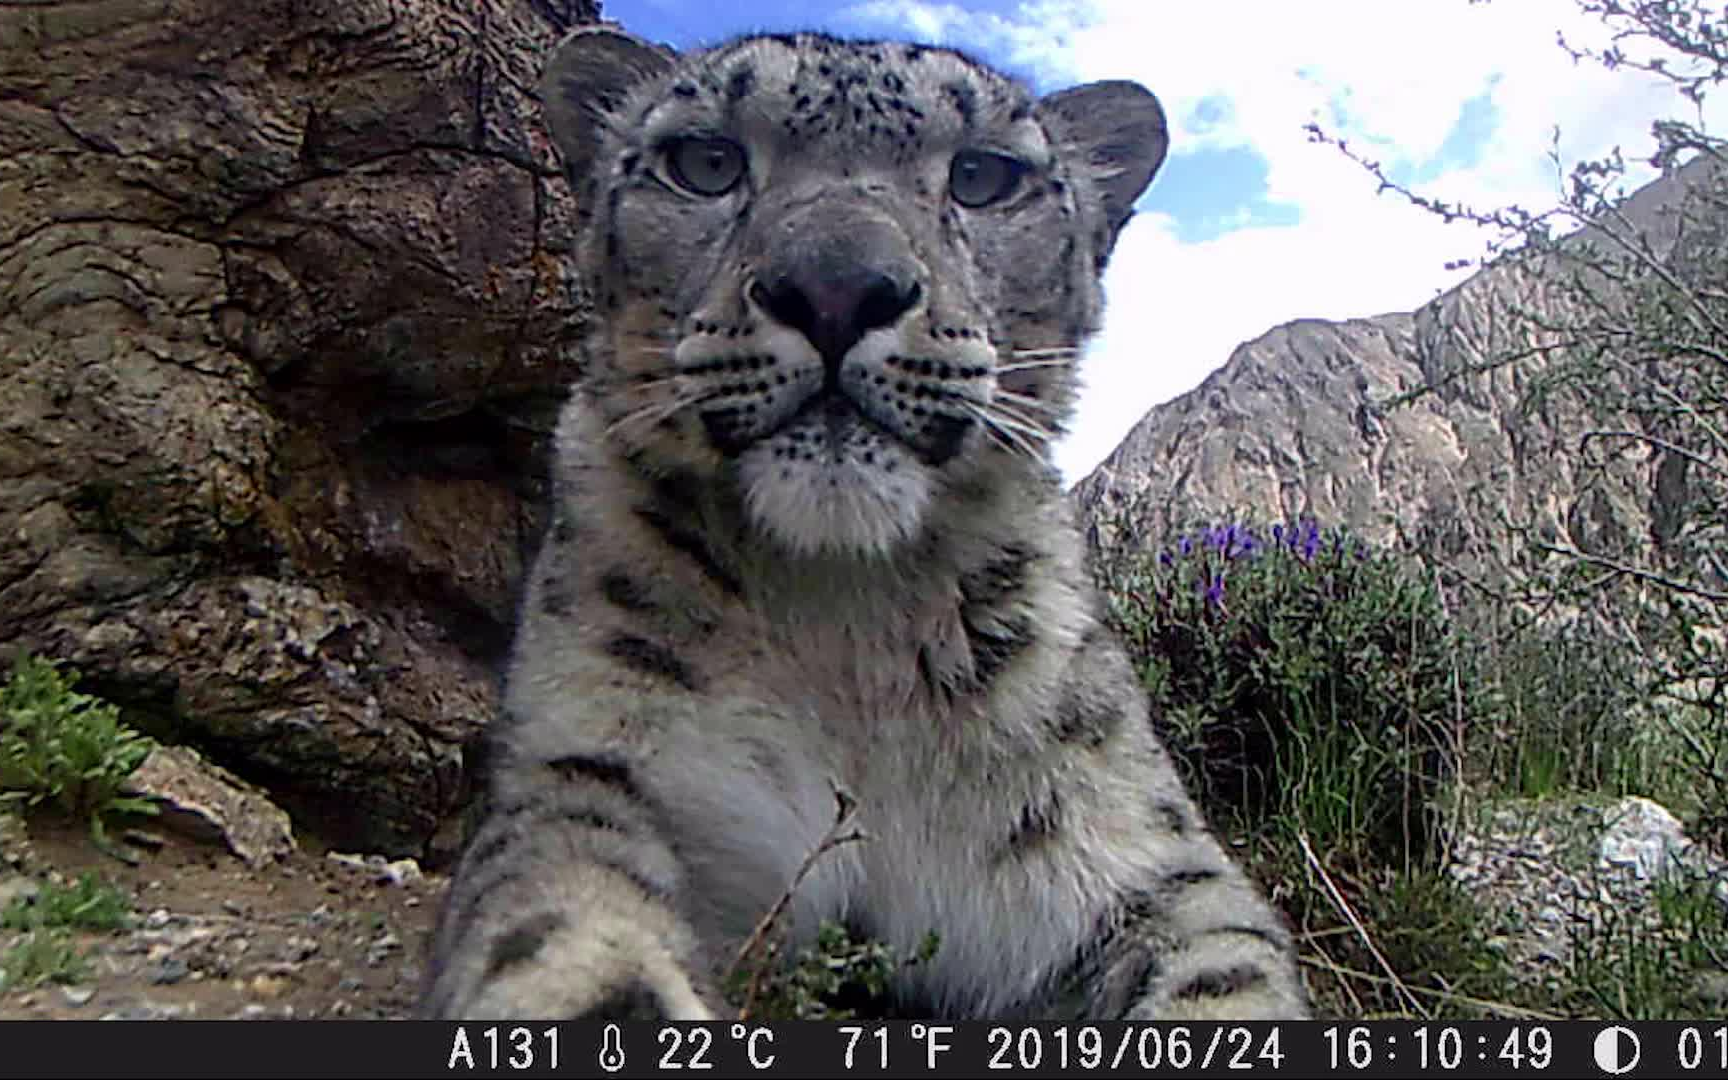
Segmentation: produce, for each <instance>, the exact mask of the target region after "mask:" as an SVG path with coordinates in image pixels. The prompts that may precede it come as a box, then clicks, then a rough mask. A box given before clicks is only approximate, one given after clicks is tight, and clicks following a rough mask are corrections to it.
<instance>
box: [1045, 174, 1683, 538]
mask: <svg viewBox="0 0 1728 1080" xmlns="http://www.w3.org/2000/svg"><path fill="white" fill-rule="evenodd" d="M1703 168H1704V166H1702V165H1701V164H1700V165H1689V166H1687V167H1685V168H1683V169H1680V170H1678V171H1677V172H1676V173H1674V174H1672V175H1671V176H1669V177H1666V178H1664V179H1662V180H1658V181H1656V182H1654V183H1652V184H1651V185H1649V186H1647V187H1646V188H1644V189H1642V190H1641V191H1639V192H1637V193H1635V194H1634V195H1633V196H1632V198H1631V199H1630V200H1628V203H1627V205H1626V206H1625V207H1624V213H1625V215H1626V217H1627V218H1628V220H1630V221H1631V222H1632V223H1634V224H1636V225H1638V226H1640V227H1641V228H1645V229H1647V230H1649V231H1650V235H1652V236H1653V237H1657V238H1660V237H1662V236H1664V235H1668V234H1671V232H1672V225H1671V215H1670V209H1671V208H1672V206H1673V205H1674V203H1675V201H1676V199H1677V198H1678V197H1679V193H1680V192H1681V190H1682V189H1683V185H1685V184H1689V183H1694V182H1700V181H1703V180H1705V179H1707V176H1708V174H1706V173H1705V172H1704V171H1703ZM1411 212H1412V213H1416V212H1418V211H1415V210H1412V211H1411ZM1579 242H1581V238H1577V237H1575V238H1573V239H1572V240H1570V241H1568V243H1579ZM1660 244H1661V241H1660V239H1658V247H1660ZM1565 305H1566V301H1565V299H1564V297H1563V296H1562V294H1561V293H1560V292H1559V290H1557V289H1555V288H1554V287H1553V286H1552V284H1551V283H1550V282H1549V281H1546V280H1544V279H1543V278H1542V277H1540V276H1539V275H1538V274H1537V273H1536V272H1535V271H1533V270H1532V269H1530V268H1528V267H1523V268H1521V267H1518V266H1514V265H1508V266H1502V267H1496V268H1492V269H1489V270H1485V271H1483V272H1481V273H1478V274H1476V275H1475V276H1473V277H1471V278H1469V279H1467V280H1466V281H1464V282H1463V283H1462V284H1460V285H1459V286H1457V287H1456V288H1454V289H1452V290H1451V291H1449V292H1447V293H1445V294H1443V295H1441V296H1439V297H1437V298H1436V299H1435V300H1433V301H1432V302H1430V303H1428V304H1426V305H1424V306H1423V307H1421V308H1420V309H1418V310H1417V311H1415V312H1414V313H1395V314H1388V315H1382V316H1378V317H1375V318H1370V319H1352V320H1348V321H1345V322H1325V321H1321V320H1300V321H1297V322H1292V323H1289V324H1286V325H1284V326H1280V327H1277V328H1275V329H1273V330H1271V331H1270V332H1268V333H1266V334H1265V335H1263V336H1261V337H1259V338H1257V339H1255V340H1253V341H1250V342H1247V343H1246V344H1243V345H1241V346H1239V347H1238V348H1237V349H1236V350H1235V352H1234V353H1232V354H1231V356H1230V359H1229V362H1228V363H1226V364H1225V365H1224V366H1223V367H1222V368H1220V369H1219V370H1218V371H1217V372H1215V373H1214V374H1213V375H1212V376H1211V377H1210V378H1208V379H1207V380H1206V381H1205V382H1204V383H1202V384H1201V385H1200V386H1199V387H1198V388H1197V389H1195V390H1193V391H1191V392H1190V393H1188V394H1185V395H1183V396H1181V397H1179V398H1176V399H1174V400H1172V401H1170V402H1167V403H1165V404H1163V405H1160V406H1158V407H1157V408H1154V409H1153V410H1152V411H1151V412H1149V413H1148V414H1147V415H1146V417H1145V418H1144V419H1142V420H1141V421H1140V423H1139V424H1138V425H1136V426H1135V428H1134V429H1133V430H1132V431H1131V432H1130V433H1129V435H1128V436H1127V438H1126V439H1124V441H1123V442H1122V444H1121V445H1120V446H1119V447H1117V449H1116V450H1115V451H1114V452H1113V453H1112V454H1111V455H1110V456H1109V457H1108V458H1106V459H1105V460H1104V462H1103V463H1102V464H1100V465H1099V466H1098V468H1097V469H1096V470H1094V471H1093V472H1092V473H1091V475H1089V476H1087V477H1086V478H1085V479H1083V480H1082V481H1081V482H1080V483H1079V484H1078V485H1076V487H1075V489H1074V492H1073V496H1074V498H1075V500H1076V502H1077V504H1078V510H1079V512H1080V514H1081V517H1082V520H1084V521H1088V522H1090V523H1091V527H1092V535H1093V539H1094V542H1095V544H1098V545H1104V546H1110V545H1128V544H1140V543H1156V542H1157V540H1158V538H1159V537H1160V536H1162V535H1164V534H1165V533H1167V532H1169V531H1170V530H1171V529H1172V528H1173V527H1180V526H1181V525H1182V524H1184V523H1186V522H1187V521H1188V520H1189V519H1190V518H1193V517H1204V518H1217V517H1226V516H1232V515H1241V514H1244V513H1246V514H1251V515H1254V516H1256V517H1258V518H1260V519H1261V520H1279V519H1286V520H1287V519H1291V518H1295V517H1299V516H1308V517H1313V518H1315V519H1317V520H1318V521H1320V522H1321V523H1323V524H1332V523H1346V524H1349V525H1350V526H1352V527H1353V528H1355V529H1356V530H1357V531H1359V532H1360V533H1362V534H1364V535H1366V536H1368V537H1369V538H1371V539H1373V540H1376V541H1378V542H1381V543H1388V544H1404V545H1413V546H1418V547H1425V548H1433V547H1438V548H1439V549H1440V551H1442V552H1444V553H1445V554H1446V555H1449V556H1452V557H1454V558H1459V559H1461V560H1463V561H1464V562H1465V563H1467V564H1474V565H1475V566H1476V568H1478V569H1492V570H1500V571H1506V570H1510V569H1511V568H1512V566H1513V564H1514V563H1515V562H1516V558H1517V555H1516V552H1515V551H1514V550H1513V548H1512V546H1511V545H1510V544H1509V540H1510V538H1511V536H1512V532H1511V528H1510V526H1511V525H1512V524H1517V525H1520V526H1527V527H1530V528H1534V529H1536V530H1538V532H1539V533H1541V534H1543V535H1546V536H1548V537H1550V538H1553V539H1556V540H1559V541H1563V542H1567V543H1570V544H1572V545H1574V546H1577V547H1579V548H1581V549H1584V550H1597V551H1601V550H1603V549H1612V548H1614V547H1615V546H1616V545H1617V544H1619V543H1620V542H1622V541H1625V540H1628V539H1631V538H1645V537H1648V536H1650V535H1651V530H1652V528H1653V522H1658V521H1662V520H1667V519H1671V518H1672V516H1673V515H1674V514H1675V513H1678V512H1679V510H1678V507H1677V506H1676V505H1674V504H1675V503H1676V502H1677V501H1680V500H1681V499H1682V496H1681V495H1680V493H1678V492H1676V491H1674V490H1673V485H1670V484H1666V483H1663V482H1662V479H1663V477H1664V473H1665V469H1664V465H1665V462H1666V458H1667V455H1664V454H1660V453H1650V454H1644V455H1641V456H1639V457H1637V458H1636V459H1633V460H1626V461H1621V462H1618V463H1617V464H1616V465H1615V466H1614V468H1613V469H1612V470H1611V471H1610V472H1611V475H1610V478H1609V482H1608V483H1607V484H1605V485H1597V486H1595V487H1593V488H1592V487H1589V486H1586V485H1584V484H1582V483H1580V477H1579V476H1578V475H1577V474H1576V466H1577V458H1576V455H1575V454H1570V453H1569V455H1568V456H1565V457H1560V456H1557V455H1556V454H1555V453H1554V449H1555V448H1556V447H1565V448H1566V449H1567V450H1568V451H1571V450H1574V449H1575V447H1576V445H1577V438H1578V436H1579V435H1580V434H1581V433H1582V432H1583V431H1584V430H1586V428H1588V427H1590V426H1594V424H1595V422H1593V421H1591V420H1590V418H1587V417H1586V416H1584V415H1582V414H1581V412H1580V411H1579V410H1577V409H1567V408H1565V407H1564V406H1562V405H1558V404H1556V405H1551V406H1549V407H1545V408H1542V409H1537V410H1534V411H1527V410H1526V411H1521V410H1520V409H1519V407H1518V406H1519V401H1520V398H1521V397H1522V396H1523V391H1524V390H1525V389H1526V388H1527V386H1528V385H1529V381H1530V380H1531V379H1533V378H1536V377H1539V376H1540V375H1541V373H1542V372H1543V371H1544V370H1545V369H1546V368H1547V366H1548V360H1547V359H1546V354H1544V353H1543V352H1541V351H1540V350H1541V348H1542V347H1544V346H1547V345H1550V344H1552V343H1553V341H1554V340H1555V337H1554V335H1553V334H1552V333H1546V332H1538V331H1536V330H1533V329H1531V327H1532V326H1533V325H1534V324H1533V323H1532V322H1531V321H1529V320H1527V319H1517V318H1513V317H1511V313H1512V312H1513V311H1515V310H1522V311H1524V312H1533V313H1536V314H1538V315H1541V316H1546V317H1548V318H1549V319H1551V320H1563V319H1564V318H1565V312H1564V310H1563V308H1564V307H1565ZM1156 348H1157V346H1156V343H1148V346H1147V351H1148V362H1149V363H1155V362H1156ZM1515 352H1516V353H1521V354H1526V358H1525V359H1523V360H1521V361H1520V362H1518V363H1516V364H1511V365H1502V366H1498V367H1495V368H1494V369H1493V370H1486V371H1484V370H1480V369H1482V368H1483V367H1485V366H1488V365H1490V364H1491V362H1492V361H1494V360H1496V359H1497V358H1500V357H1504V356H1506V355H1508V354H1511V353H1515ZM1429 382H1437V383H1439V384H1440V385H1439V389H1438V390H1437V391H1436V392H1434V393H1431V394H1428V395H1425V396H1423V397H1421V398H1419V399H1418V400H1417V401H1416V402H1415V403H1414V404H1410V405H1406V406H1403V407H1399V408H1394V409H1389V410H1383V411H1382V410H1377V409H1376V408H1374V406H1375V405H1376V404H1379V403H1383V402H1385V401H1387V400H1388V399H1390V398H1392V397H1394V396H1396V395H1398V394H1401V393H1404V392H1407V391H1411V390H1414V389H1416V388H1417V387H1419V386H1422V385H1424V384H1427V383H1429ZM1617 422H1620V423H1624V424H1628V425H1632V424H1635V423H1636V422H1635V421H1634V420H1633V419H1632V418H1630V417H1625V418H1621V419H1620V420H1619V421H1617ZM1667 464H1670V465H1671V464H1673V463H1667Z"/></svg>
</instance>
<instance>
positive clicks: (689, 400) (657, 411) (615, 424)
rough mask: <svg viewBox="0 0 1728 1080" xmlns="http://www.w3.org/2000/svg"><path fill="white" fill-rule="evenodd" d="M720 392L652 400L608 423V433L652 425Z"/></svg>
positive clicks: (708, 391)
mask: <svg viewBox="0 0 1728 1080" xmlns="http://www.w3.org/2000/svg"><path fill="white" fill-rule="evenodd" d="M719 393H720V392H719V391H718V390H707V391H704V392H702V393H699V394H688V395H680V396H678V397H675V398H673V399H672V400H671V401H655V402H650V403H649V404H647V405H643V406H641V407H640V408H636V409H631V410H630V411H629V412H627V413H625V414H624V415H622V416H620V417H618V418H617V419H616V420H614V421H612V422H611V423H610V424H607V425H606V434H607V435H613V434H616V433H618V432H620V431H623V430H624V429H625V428H627V427H634V426H637V425H647V426H652V425H654V424H658V423H659V422H660V421H662V420H664V419H666V418H667V417H669V416H672V415H675V414H676V413H678V412H680V411H681V410H684V409H688V408H690V407H691V406H694V405H700V404H702V403H703V402H704V401H707V400H709V399H710V398H714V397H717V396H718V395H719Z"/></svg>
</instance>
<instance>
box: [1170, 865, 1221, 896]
mask: <svg viewBox="0 0 1728 1080" xmlns="http://www.w3.org/2000/svg"><path fill="white" fill-rule="evenodd" d="M1216 880H1218V871H1216V870H1214V869H1212V868H1211V867H1209V866H1190V867H1185V868H1183V869H1181V870H1171V871H1170V872H1168V873H1166V874H1165V875H1164V876H1163V877H1162V878H1161V879H1160V883H1161V884H1162V885H1163V886H1164V887H1165V888H1166V889H1168V890H1169V891H1172V892H1175V891H1178V890H1181V889H1191V888H1193V887H1194V886H1196V885H1204V884H1205V883H1207V882H1208V881H1216Z"/></svg>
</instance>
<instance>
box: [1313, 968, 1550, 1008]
mask: <svg viewBox="0 0 1728 1080" xmlns="http://www.w3.org/2000/svg"><path fill="white" fill-rule="evenodd" d="M1302 963H1304V964H1307V965H1308V966H1309V967H1313V968H1321V967H1324V968H1326V969H1328V970H1330V971H1331V972H1332V973H1333V974H1335V975H1343V976H1348V977H1350V978H1352V979H1357V980H1359V981H1361V982H1370V983H1385V982H1391V981H1393V980H1389V979H1387V978H1386V977H1385V976H1383V975H1376V974H1374V973H1373V972H1371V971H1357V970H1356V969H1355V968H1347V967H1340V966H1338V965H1337V964H1336V963H1333V962H1332V961H1331V960H1327V961H1326V962H1325V963H1324V964H1322V963H1320V962H1319V961H1317V960H1311V959H1309V958H1308V957H1306V956H1304V957H1302ZM1404 989H1405V990H1406V991H1408V992H1409V993H1412V994H1427V995H1428V996H1429V997H1436V998H1442V999H1444V1000H1447V1001H1457V1002H1462V1003H1463V1004H1465V1005H1474V1006H1476V1007H1477V1008H1481V1009H1487V1010H1489V1011H1491V1012H1494V1013H1497V1014H1499V1015H1501V1016H1513V1017H1518V1018H1519V1019H1523V1020H1565V1019H1566V1017H1565V1016H1564V1015H1562V1014H1560V1013H1550V1012H1542V1011H1541V1010H1539V1009H1526V1008H1524V1007H1523V1006H1522V1005H1513V1004H1511V1003H1509V1002H1505V1001H1490V1000H1489V999H1487V998H1479V997H1473V996H1471V995H1469V994H1460V993H1458V992H1457V991H1456V990H1430V989H1428V988H1427V987H1426V986H1407V987H1404Z"/></svg>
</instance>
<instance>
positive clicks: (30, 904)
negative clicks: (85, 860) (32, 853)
mask: <svg viewBox="0 0 1728 1080" xmlns="http://www.w3.org/2000/svg"><path fill="white" fill-rule="evenodd" d="M130 918H131V904H130V903H129V902H128V901H127V899H126V894H125V893H124V892H122V891H121V890H119V889H118V888H116V887H114V886H112V885H108V884H105V883H104V882H103V881H102V880H101V878H99V877H97V876H96V872H95V871H93V870H92V871H86V872H85V873H84V874H82V875H80V876H79V878H78V880H77V881H75V882H73V883H72V884H70V885H54V884H47V885H44V886H43V887H42V888H41V890H40V891H39V892H37V893H36V895H34V896H28V897H19V898H18V899H16V900H14V901H12V903H11V904H10V905H8V906H7V907H6V908H5V909H4V910H0V929H5V930H40V929H44V928H53V927H66V928H69V929H74V930H119V929H121V928H123V927H125V926H126V924H127V922H128V921H129V920H130Z"/></svg>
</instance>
